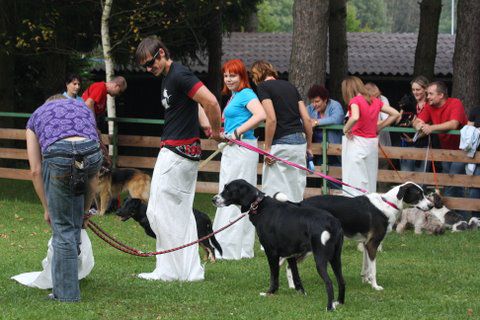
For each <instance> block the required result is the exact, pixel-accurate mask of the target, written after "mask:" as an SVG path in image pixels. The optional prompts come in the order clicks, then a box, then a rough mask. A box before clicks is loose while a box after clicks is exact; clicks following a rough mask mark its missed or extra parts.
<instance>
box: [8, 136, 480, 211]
mask: <svg viewBox="0 0 480 320" xmlns="http://www.w3.org/2000/svg"><path fill="white" fill-rule="evenodd" d="M116 138H117V143H116V147H117V148H124V147H135V148H146V150H152V148H153V150H154V151H158V148H159V145H160V137H156V136H138V135H118V136H117V137H116ZM8 140H10V141H11V140H17V141H22V140H23V141H24V140H25V130H24V129H7V128H0V143H1V142H2V141H8ZM102 140H103V141H104V142H105V143H106V144H108V143H110V142H111V140H112V141H114V139H109V137H108V136H107V135H103V136H102ZM260 145H261V143H260ZM127 149H128V148H127ZM202 149H203V150H204V151H205V152H204V155H203V158H206V157H208V156H209V155H210V154H211V153H212V152H214V151H215V150H216V149H217V143H216V142H215V141H212V140H205V139H204V140H202ZM383 149H384V150H385V152H386V153H387V155H388V157H389V158H390V159H414V160H424V159H425V156H426V149H420V148H400V147H383ZM323 150H326V152H327V154H328V155H341V145H337V144H330V145H328V146H323V145H322V144H314V145H313V152H314V153H315V154H316V155H321V154H322V152H323ZM429 155H430V159H432V157H433V159H434V160H435V161H456V162H465V163H477V164H479V163H480V153H477V155H476V156H475V158H473V159H472V158H469V157H467V156H466V155H465V153H464V152H463V151H461V150H442V149H435V150H429ZM379 158H384V155H383V154H382V153H381V152H379ZM0 159H15V160H20V161H26V160H27V152H26V150H25V149H24V148H18V147H17V148H10V147H3V146H2V145H0ZM155 161H156V157H149V156H136V155H132V154H128V153H126V154H118V155H117V157H116V165H117V166H118V167H135V168H142V169H153V167H154V165H155ZM25 167H26V166H25ZM316 170H317V171H321V172H323V173H326V174H328V175H331V176H333V177H335V178H337V179H338V178H341V176H342V170H341V168H340V167H333V166H330V167H328V166H325V167H324V166H317V167H316ZM219 171H220V156H217V157H215V158H214V159H213V160H212V161H210V162H209V163H208V164H207V165H206V166H204V167H203V168H202V169H201V170H200V172H205V173H217V174H218V173H219ZM257 172H258V174H259V175H261V174H262V164H261V163H259V164H258V168H257ZM0 178H7V179H20V180H30V179H31V177H30V173H29V170H27V169H18V168H14V167H11V168H9V167H0ZM308 179H309V181H310V182H311V181H313V180H315V179H321V178H319V177H317V176H313V175H310V176H309V178H308ZM408 180H410V181H415V182H417V183H420V184H424V185H435V177H434V174H433V173H430V172H426V173H418V172H407V171H399V172H398V173H396V172H395V171H394V170H385V169H381V170H379V171H378V182H384V183H393V184H398V183H403V182H405V181H408ZM436 181H437V182H438V185H439V186H459V187H468V188H471V187H476V188H480V176H467V175H448V174H442V173H437V177H436ZM310 184H311V185H312V184H315V185H321V183H310ZM196 191H197V192H201V193H216V192H218V178H217V179H216V181H214V182H212V181H202V180H201V175H199V180H198V182H197V187H196ZM323 192H325V190H323ZM321 193H322V189H321V188H319V187H308V188H307V189H306V191H305V197H308V196H312V195H318V194H321ZM445 202H446V204H447V205H448V206H449V207H450V208H452V209H461V210H475V211H480V199H469V198H445Z"/></svg>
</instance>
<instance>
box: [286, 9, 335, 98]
mask: <svg viewBox="0 0 480 320" xmlns="http://www.w3.org/2000/svg"><path fill="white" fill-rule="evenodd" d="M328 3H329V0H295V2H294V4H293V36H292V53H291V56H290V68H289V69H290V70H289V80H290V81H291V82H292V83H293V84H294V85H295V86H296V87H297V88H298V90H299V92H300V94H301V96H302V97H303V99H305V98H306V95H307V91H308V89H309V88H310V86H312V85H313V84H319V85H325V69H326V60H327V31H328Z"/></svg>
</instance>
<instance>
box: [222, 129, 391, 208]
mask: <svg viewBox="0 0 480 320" xmlns="http://www.w3.org/2000/svg"><path fill="white" fill-rule="evenodd" d="M225 139H227V140H228V141H229V142H232V143H235V144H237V145H239V146H241V147H244V148H247V149H249V150H251V151H253V152H256V153H258V154H261V155H263V156H266V157H269V158H272V159H274V160H276V161H279V162H283V163H285V164H286V165H289V166H291V167H295V168H297V169H300V170H304V171H307V172H309V173H311V174H314V175H316V176H319V177H321V178H323V179H326V180H329V181H331V182H333V183H336V184H340V185H344V186H346V187H349V188H352V189H355V190H358V191H360V192H362V193H368V191H367V190H365V189H362V188H357V187H354V186H352V185H350V184H348V183H345V182H343V181H340V180H338V179H335V178H334V177H331V176H328V175H325V174H323V173H320V172H317V171H313V170H310V169H308V168H307V167H304V166H301V165H299V164H298V163H294V162H291V161H288V160H285V159H282V158H279V157H277V156H274V155H273V154H270V153H268V152H266V151H264V150H262V149H260V148H257V147H254V146H252V145H251V144H248V143H245V142H243V141H241V140H236V139H230V138H227V137H225ZM382 200H383V201H384V202H385V203H387V204H388V205H389V206H391V207H392V208H394V209H396V210H399V209H398V207H397V206H396V205H395V204H394V203H392V202H390V201H388V200H387V199H385V198H383V197H382Z"/></svg>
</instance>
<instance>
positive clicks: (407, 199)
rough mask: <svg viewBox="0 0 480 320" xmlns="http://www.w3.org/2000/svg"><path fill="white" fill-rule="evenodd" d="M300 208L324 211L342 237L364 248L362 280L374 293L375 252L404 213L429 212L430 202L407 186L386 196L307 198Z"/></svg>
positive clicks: (416, 188) (417, 189)
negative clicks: (339, 226) (409, 210)
mask: <svg viewBox="0 0 480 320" xmlns="http://www.w3.org/2000/svg"><path fill="white" fill-rule="evenodd" d="M300 206H302V207H313V208H318V209H324V210H327V211H328V212H330V213H331V214H332V215H333V216H334V217H336V218H338V220H340V223H341V224H342V228H343V233H344V234H345V236H346V237H347V238H351V239H354V240H357V241H359V242H360V243H362V244H363V246H364V250H363V264H362V272H361V276H362V280H363V282H367V283H369V284H371V286H372V287H373V289H375V290H383V288H382V287H381V286H380V285H378V283H377V275H376V274H377V266H376V255H377V249H378V246H379V245H380V243H381V242H382V240H383V239H384V238H385V235H386V234H387V232H390V231H391V230H392V226H393V224H394V223H395V221H397V219H398V217H399V215H400V213H401V212H402V210H403V209H405V208H408V207H416V208H418V209H420V210H424V211H426V210H429V209H431V208H432V207H433V204H432V202H431V201H430V200H429V199H428V198H427V197H426V196H425V193H424V191H423V189H422V188H421V187H420V186H419V185H417V184H415V183H413V182H406V183H404V184H401V185H399V186H396V187H394V188H392V189H391V190H389V191H388V192H387V193H384V194H380V193H370V194H367V195H363V196H358V197H353V198H350V197H346V196H340V195H324V196H314V197H311V198H307V199H305V200H303V201H302V202H300Z"/></svg>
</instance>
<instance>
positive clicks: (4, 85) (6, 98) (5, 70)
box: [0, 0, 15, 127]
mask: <svg viewBox="0 0 480 320" xmlns="http://www.w3.org/2000/svg"><path fill="white" fill-rule="evenodd" d="M12 17H14V6H13V1H12V0H0V30H3V31H2V32H5V36H7V35H12V34H14V24H13V23H12V21H11V20H10V19H13V18H12ZM0 39H1V40H2V42H5V41H6V40H7V39H6V37H5V38H4V37H1V38H0ZM1 45H2V49H0V111H6V112H13V111H15V101H14V83H13V80H14V79H15V56H14V49H13V48H11V47H7V46H5V44H4V43H2V44H1ZM13 122H14V121H13V118H0V126H1V127H7V126H10V125H11V124H12V123H13Z"/></svg>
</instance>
